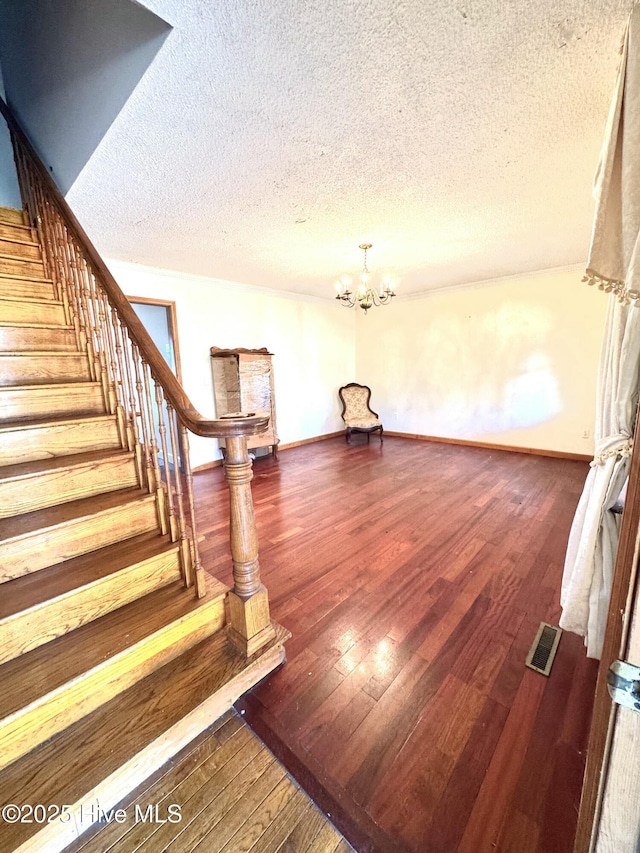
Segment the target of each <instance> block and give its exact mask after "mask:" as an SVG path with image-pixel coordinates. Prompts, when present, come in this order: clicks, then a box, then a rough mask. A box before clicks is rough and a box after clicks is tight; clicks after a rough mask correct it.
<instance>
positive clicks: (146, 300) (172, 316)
mask: <svg viewBox="0 0 640 853" xmlns="http://www.w3.org/2000/svg"><path fill="white" fill-rule="evenodd" d="M127 300H128V301H129V302H139V303H141V304H142V305H159V306H160V307H162V308H167V309H168V310H167V317H168V320H169V334H170V335H171V340H172V341H173V357H174V360H175V363H176V378H177V380H178V382H179V383H180V385H182V363H181V361H180V342H179V340H178V314H177V311H176V303H175V302H172V301H171V300H170V299H152V298H151V297H148V296H127ZM178 425H180V421H179V420H178ZM178 450H179V451H180V458H181V460H184V459H186V457H187V448H186V447H185V441H184V437H183V435H182V430H181V429H178ZM183 467H184V462H182V461H181V462H180V465H179V468H180V469H182V468H183Z"/></svg>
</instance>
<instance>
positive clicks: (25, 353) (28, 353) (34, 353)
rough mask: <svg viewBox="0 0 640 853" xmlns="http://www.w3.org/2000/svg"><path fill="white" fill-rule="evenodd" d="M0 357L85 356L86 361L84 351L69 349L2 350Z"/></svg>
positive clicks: (84, 357)
mask: <svg viewBox="0 0 640 853" xmlns="http://www.w3.org/2000/svg"><path fill="white" fill-rule="evenodd" d="M0 325H2V324H0ZM0 358H83V359H85V361H86V358H87V356H86V354H85V353H83V352H73V351H68V350H60V351H58V350H54V351H51V350H35V349H29V350H24V349H21V350H0ZM85 381H86V380H85Z"/></svg>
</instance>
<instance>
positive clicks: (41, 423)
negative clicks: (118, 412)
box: [0, 415, 116, 440]
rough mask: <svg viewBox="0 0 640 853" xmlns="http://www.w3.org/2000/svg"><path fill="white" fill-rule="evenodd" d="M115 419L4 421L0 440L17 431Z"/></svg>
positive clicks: (81, 417)
mask: <svg viewBox="0 0 640 853" xmlns="http://www.w3.org/2000/svg"><path fill="white" fill-rule="evenodd" d="M115 418H116V416H115V415H61V416H60V417H59V418H51V417H42V418H28V419H26V420H24V421H21V420H15V421H14V420H3V421H2V422H0V440H1V437H2V434H3V433H7V432H13V431H15V430H19V431H20V432H22V431H23V430H25V429H41V428H43V427H49V426H51V427H53V426H64V425H65V424H67V425H69V426H71V425H72V424H77V423H101V422H104V421H112V420H115Z"/></svg>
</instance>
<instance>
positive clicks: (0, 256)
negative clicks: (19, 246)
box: [0, 252, 42, 265]
mask: <svg viewBox="0 0 640 853" xmlns="http://www.w3.org/2000/svg"><path fill="white" fill-rule="evenodd" d="M3 261H21V262H24V263H36V264H40V265H42V261H40V260H36V259H35V258H24V257H23V256H22V255H12V254H11V252H0V263H2V262H3Z"/></svg>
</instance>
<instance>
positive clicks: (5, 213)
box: [0, 206, 26, 225]
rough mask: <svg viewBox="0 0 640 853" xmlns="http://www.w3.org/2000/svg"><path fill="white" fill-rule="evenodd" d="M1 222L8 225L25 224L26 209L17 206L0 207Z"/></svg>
mask: <svg viewBox="0 0 640 853" xmlns="http://www.w3.org/2000/svg"><path fill="white" fill-rule="evenodd" d="M0 222H3V223H5V224H7V225H12V224H13V225H24V224H25V223H26V216H25V212H24V210H22V209H20V208H17V207H5V206H2V207H0Z"/></svg>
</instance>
